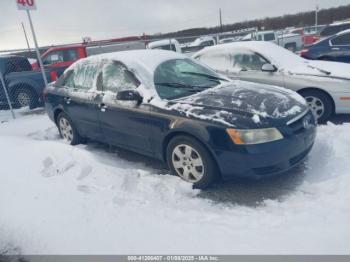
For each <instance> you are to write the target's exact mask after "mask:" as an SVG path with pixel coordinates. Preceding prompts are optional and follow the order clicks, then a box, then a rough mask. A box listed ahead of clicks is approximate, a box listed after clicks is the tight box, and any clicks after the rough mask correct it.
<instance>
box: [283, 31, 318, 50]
mask: <svg viewBox="0 0 350 262" xmlns="http://www.w3.org/2000/svg"><path fill="white" fill-rule="evenodd" d="M289 33H291V34H299V35H301V37H302V43H303V46H309V45H312V44H313V43H315V42H317V41H318V40H319V39H320V37H319V35H318V31H317V30H316V29H314V30H311V28H304V27H300V28H294V29H291V30H290V31H289Z"/></svg>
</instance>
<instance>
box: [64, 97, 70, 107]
mask: <svg viewBox="0 0 350 262" xmlns="http://www.w3.org/2000/svg"><path fill="white" fill-rule="evenodd" d="M64 101H66V104H68V105H69V104H70V102H71V98H70V97H68V96H67V97H65V98H64Z"/></svg>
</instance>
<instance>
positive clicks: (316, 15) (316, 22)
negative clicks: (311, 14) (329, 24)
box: [315, 2, 319, 30]
mask: <svg viewBox="0 0 350 262" xmlns="http://www.w3.org/2000/svg"><path fill="white" fill-rule="evenodd" d="M318 10H319V6H318V3H317V2H316V11H315V29H316V30H317V27H318Z"/></svg>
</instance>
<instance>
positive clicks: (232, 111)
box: [158, 80, 307, 128]
mask: <svg viewBox="0 0 350 262" xmlns="http://www.w3.org/2000/svg"><path fill="white" fill-rule="evenodd" d="M158 107H161V108H164V109H166V110H174V111H177V112H180V113H181V114H183V115H186V116H187V117H194V118H197V119H202V120H207V121H208V120H209V121H213V122H216V123H221V124H224V125H226V126H234V127H239V128H248V127H249V128H250V127H256V126H259V127H261V126H264V125H271V124H272V122H274V121H276V122H280V121H282V122H283V123H285V122H288V121H289V120H290V119H292V118H294V117H295V116H296V115H298V114H301V113H303V112H305V110H307V105H306V102H305V100H304V99H303V98H302V97H301V96H300V95H298V94H297V93H295V92H292V91H290V90H287V89H284V88H280V87H275V86H270V85H263V84H255V83H251V82H246V81H240V80H236V81H234V82H229V83H225V84H222V85H220V86H218V87H215V88H211V89H208V90H206V91H204V92H201V93H198V94H195V95H191V96H188V97H185V98H180V99H176V100H173V101H169V102H168V103H167V104H165V105H158ZM238 123H239V125H243V126H237V125H238Z"/></svg>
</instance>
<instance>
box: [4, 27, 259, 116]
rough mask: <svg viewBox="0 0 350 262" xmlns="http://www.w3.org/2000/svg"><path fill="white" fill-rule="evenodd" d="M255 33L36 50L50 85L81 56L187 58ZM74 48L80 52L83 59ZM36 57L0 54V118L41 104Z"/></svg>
mask: <svg viewBox="0 0 350 262" xmlns="http://www.w3.org/2000/svg"><path fill="white" fill-rule="evenodd" d="M257 32H258V30H257V28H247V29H243V30H237V31H232V32H224V33H217V34H210V35H205V36H201V35H197V36H186V37H172V36H168V37H165V36H164V35H163V36H162V35H159V36H151V37H147V38H146V37H140V38H136V40H135V39H130V38H129V39H128V38H126V39H124V40H122V41H121V40H120V39H114V40H113V39H112V40H106V41H93V42H91V41H85V40H84V42H83V43H75V44H70V45H59V46H51V47H43V48H40V52H41V57H42V59H43V63H44V74H45V76H46V78H47V82H48V83H50V82H52V81H55V80H56V79H57V78H58V77H59V76H60V75H61V74H62V73H63V72H64V70H65V69H66V68H67V67H68V66H69V65H70V64H72V63H74V62H75V61H76V60H78V59H80V58H83V57H84V56H91V55H96V54H101V53H110V52H116V51H124V50H133V49H146V48H152V49H164V50H172V51H176V52H181V53H184V54H185V55H187V56H191V55H193V54H194V53H196V52H197V51H199V50H201V49H203V48H205V47H207V46H212V45H217V44H223V43H229V42H236V41H242V38H243V37H244V36H246V35H248V34H251V35H252V36H254V35H256V33H257ZM67 47H68V48H67ZM70 47H71V48H70ZM78 48H82V49H84V52H83V53H84V55H83V56H81V53H82V52H81V51H78ZM49 49H50V50H49ZM36 58H37V57H36V54H35V51H34V50H31V49H18V50H12V51H11V50H4V51H0V118H1V115H2V114H4V112H2V111H10V110H11V109H12V108H13V109H15V110H16V109H19V108H28V109H34V108H37V107H41V106H43V105H44V101H43V90H44V88H45V81H44V79H43V74H42V72H40V70H41V67H40V66H39V65H38V62H37V59H36ZM7 114H9V113H8V112H7ZM0 121H1V119H0Z"/></svg>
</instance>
